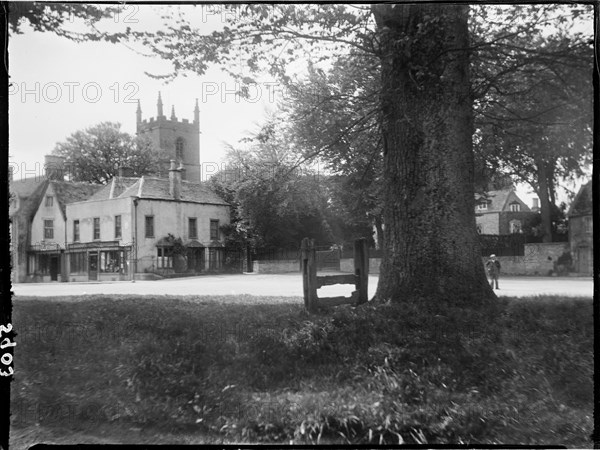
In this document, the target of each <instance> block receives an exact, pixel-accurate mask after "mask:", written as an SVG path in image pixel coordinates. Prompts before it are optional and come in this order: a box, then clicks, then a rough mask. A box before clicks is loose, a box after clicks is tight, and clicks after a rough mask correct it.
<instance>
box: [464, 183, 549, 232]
mask: <svg viewBox="0 0 600 450" xmlns="http://www.w3.org/2000/svg"><path fill="white" fill-rule="evenodd" d="M538 211H539V208H538V205H537V199H534V204H533V205H532V208H529V206H527V204H525V202H524V201H523V200H521V198H519V196H518V195H517V193H516V192H515V191H514V189H512V188H510V189H502V190H491V191H488V192H486V193H485V194H477V195H476V196H475V220H476V224H477V231H478V232H479V234H488V235H506V234H515V233H522V232H523V226H524V225H525V223H526V222H527V221H528V220H530V219H532V218H533V217H535V216H536V215H538V214H539V212H538Z"/></svg>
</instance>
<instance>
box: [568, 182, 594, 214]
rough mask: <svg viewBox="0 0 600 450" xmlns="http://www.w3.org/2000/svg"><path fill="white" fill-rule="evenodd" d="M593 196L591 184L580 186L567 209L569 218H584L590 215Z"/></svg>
mask: <svg viewBox="0 0 600 450" xmlns="http://www.w3.org/2000/svg"><path fill="white" fill-rule="evenodd" d="M592 208H593V194H592V182H591V181H588V182H587V183H586V184H584V185H583V186H581V188H580V189H579V192H577V195H576V196H575V199H574V200H573V203H571V206H570V208H569V213H568V214H569V216H586V215H590V214H592Z"/></svg>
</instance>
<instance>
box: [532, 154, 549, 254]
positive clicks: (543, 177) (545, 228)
mask: <svg viewBox="0 0 600 450" xmlns="http://www.w3.org/2000/svg"><path fill="white" fill-rule="evenodd" d="M535 165H536V168H537V178H538V183H539V192H538V195H539V196H540V214H541V216H542V242H552V209H551V208H552V206H551V203H550V194H549V189H548V174H547V169H546V163H545V162H544V160H543V159H542V158H540V157H536V158H535Z"/></svg>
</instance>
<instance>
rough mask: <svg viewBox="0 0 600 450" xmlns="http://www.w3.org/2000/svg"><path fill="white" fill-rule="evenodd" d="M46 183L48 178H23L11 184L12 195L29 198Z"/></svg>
mask: <svg viewBox="0 0 600 450" xmlns="http://www.w3.org/2000/svg"><path fill="white" fill-rule="evenodd" d="M44 181H46V177H33V178H22V179H20V180H12V181H10V182H9V189H10V192H11V194H13V195H18V196H19V197H21V198H24V197H29V196H30V195H31V194H33V192H34V191H35V190H36V189H37V188H38V187H40V186H41V185H42V183H44Z"/></svg>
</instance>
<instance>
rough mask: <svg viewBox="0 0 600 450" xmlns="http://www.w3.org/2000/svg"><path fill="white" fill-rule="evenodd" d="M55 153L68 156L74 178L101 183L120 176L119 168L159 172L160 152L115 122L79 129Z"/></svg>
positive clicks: (146, 172) (142, 173) (56, 148)
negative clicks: (122, 129)
mask: <svg viewBox="0 0 600 450" xmlns="http://www.w3.org/2000/svg"><path fill="white" fill-rule="evenodd" d="M53 153H54V154H56V155H59V156H62V157H64V158H65V163H66V165H67V167H69V174H70V178H71V180H72V181H87V182H91V183H102V184H104V183H106V182H108V180H110V179H111V178H113V177H114V176H117V175H118V173H119V168H125V167H127V168H129V169H131V170H132V175H134V176H141V175H145V174H149V173H153V172H155V171H157V170H158V168H159V162H160V153H159V151H158V150H157V149H156V148H154V147H153V144H152V143H151V142H150V140H149V139H147V138H144V137H135V136H131V135H130V134H128V133H125V132H123V131H121V124H119V123H112V122H102V123H100V124H98V125H95V126H93V127H90V128H87V129H85V130H83V131H76V132H75V133H73V134H71V136H69V137H68V138H67V139H66V140H65V141H64V142H60V143H58V144H57V145H56V147H55V149H54V151H53Z"/></svg>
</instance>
